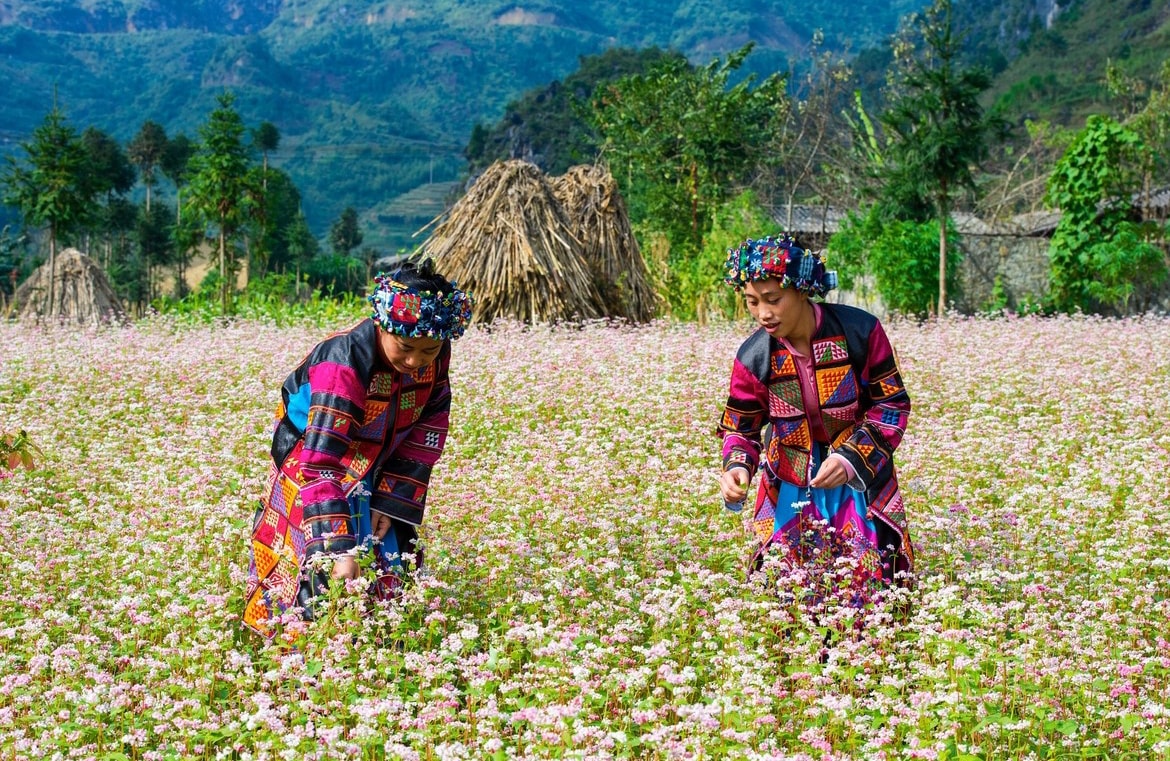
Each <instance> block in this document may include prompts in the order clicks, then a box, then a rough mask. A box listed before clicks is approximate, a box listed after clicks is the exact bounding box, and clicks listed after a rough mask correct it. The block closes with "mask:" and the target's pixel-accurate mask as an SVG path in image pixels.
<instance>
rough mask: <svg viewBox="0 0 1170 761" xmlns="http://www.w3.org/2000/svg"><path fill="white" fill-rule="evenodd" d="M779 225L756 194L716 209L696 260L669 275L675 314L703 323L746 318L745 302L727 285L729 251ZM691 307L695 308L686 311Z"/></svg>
mask: <svg viewBox="0 0 1170 761" xmlns="http://www.w3.org/2000/svg"><path fill="white" fill-rule="evenodd" d="M775 226H776V223H775V222H773V221H772V219H771V217H770V216H769V215H768V212H767V211H766V210H765V209H764V208H763V207H762V206H760V204H759V201H758V199H757V198H756V195H755V193H753V192H751V191H744V192H742V193H740V194H739V195H738V196H736V197H735V198H733V199H731V200H730V201H727V202H726V203H724V204H723V205H722V206H720V207H719V208H717V209H716V210H715V213H714V214H713V215H712V220H711V230H710V232H708V233H707V236H706V238H705V239H704V240H703V246H702V248H701V249H700V250H699V253H698V255H697V256H695V257H694V258H693V259H691V260H689V261H686V262H680V263H679V266H678V267H677V268H675V269H671V270H670V272H669V273H668V275H667V287H668V290H667V299H668V301H669V302H670V304H671V306H672V311H673V313H674V314H675V315H676V316H677V317H680V318H683V319H695V318H698V319H699V320H700V321H702V320H704V319H705V318H706V313H707V312H710V313H713V314H717V315H719V316H721V317H727V318H734V317H742V316H743V314H744V310H743V299H742V297H741V296H739V294H737V293H736V292H735V290H734V289H732V288H729V287H728V286H727V285H726V284H725V283H724V282H723V262H724V261H725V260H726V259H727V249H729V248H735V247H737V246H738V245H739V244H740V243H742V242H743V241H744V240H745V239H747V238H761V237H763V236H765V235H768V234H770V233H771V232H772V231H773V230H774V228H775ZM687 305H691V309H690V310H689V311H688V310H687V309H686V307H687Z"/></svg>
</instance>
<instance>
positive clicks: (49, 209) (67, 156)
mask: <svg viewBox="0 0 1170 761" xmlns="http://www.w3.org/2000/svg"><path fill="white" fill-rule="evenodd" d="M21 147H22V148H23V149H24V152H25V154H26V159H25V161H24V162H23V163H22V162H18V161H17V160H16V159H15V158H13V157H11V156H10V157H8V169H7V171H6V172H5V174H4V177H3V185H4V191H5V192H4V202H5V203H6V204H10V205H12V206H15V207H17V208H18V209H20V213H21V215H22V216H23V218H24V224H25V226H26V227H40V226H42V225H44V226H47V227H48V229H49V251H50V256H52V255H53V254H54V253H55V252H56V246H57V239H58V236H60V235H62V234H64V233H68V232H69V231H71V230H74V229H76V228H77V227H79V226H80V225H82V224H83V223H84V222H86V221H87V220H89V219H90V217H91V214H92V210H93V207H92V201H93V198H94V196H95V195H96V190H95V188H94V186H93V184H92V181H93V174H92V173H91V172H90V164H89V155H88V153H87V152H86V149H85V144H84V143H83V142H82V141H81V138H79V137H78V135H77V131H76V130H75V129H74V128H73V126H72V125H70V124H69V123H68V121H66V119H65V114H64V112H62V110H61V108H60V107H59V106H57V105H56V104H54V106H53V110H52V111H50V112H49V113H48V114H47V115H46V116H45V119H44V121H43V122H42V123H41V124H40V126H38V127H37V128H36V130H35V131H34V132H33V136H32V139H31V140H29V141H28V142H26V143H22V144H21Z"/></svg>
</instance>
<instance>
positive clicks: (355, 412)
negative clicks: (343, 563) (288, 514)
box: [289, 362, 366, 555]
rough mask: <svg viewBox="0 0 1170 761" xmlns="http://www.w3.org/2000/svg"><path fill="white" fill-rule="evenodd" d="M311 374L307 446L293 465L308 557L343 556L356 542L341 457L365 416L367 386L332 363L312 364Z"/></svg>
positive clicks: (347, 369) (296, 452) (297, 453)
mask: <svg viewBox="0 0 1170 761" xmlns="http://www.w3.org/2000/svg"><path fill="white" fill-rule="evenodd" d="M308 375H309V386H310V388H311V396H310V399H309V413H308V421H307V423H306V425H305V432H304V434H303V436H302V442H303V445H302V446H301V447H298V448H297V450H294V452H293V456H295V458H296V461H295V463H289V464H291V465H292V467H293V472H292V474H291V475H292V476H293V477H294V478H295V479H296V481H297V483H299V484H301V488H300V495H301V502H302V504H303V505H304V511H305V512H304V515H305V527H306V529H307V530H308V531H307V533H308V534H309V536H308V537H307V540H308V541H307V545H306V547H305V553H306V555H311V554H314V553H317V552H344V551H346V550H349V549H352V548H353V547H354V544H355V540H354V535H353V529H352V527H351V526H350V515H349V512H350V511H349V503H348V501H347V500H346V495H345V490H344V488H343V487H342V484H341V479H342V477H343V476H344V475H345V466H344V465H343V464H342V457H343V456H344V455H345V453H346V451H347V450H348V449H349V446H350V430H351V429H356V427H357V425H358V423H357V422H355V421H357V420H361V418H362V417H363V409H364V406H365V401H366V391H365V386H364V384H362V383H361V381H360V380H359V379H358V377H357V374H356V373H355V371H354V369H353V368H352V367H347V366H346V365H343V364H338V363H334V362H319V363H316V364H313V365H311V366H310V367H309V368H308ZM290 459H293V458H292V457H290Z"/></svg>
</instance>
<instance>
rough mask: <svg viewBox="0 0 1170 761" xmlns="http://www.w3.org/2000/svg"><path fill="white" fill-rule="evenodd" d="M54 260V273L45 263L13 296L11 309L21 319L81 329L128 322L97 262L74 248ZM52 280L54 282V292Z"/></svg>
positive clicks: (59, 254)
mask: <svg viewBox="0 0 1170 761" xmlns="http://www.w3.org/2000/svg"><path fill="white" fill-rule="evenodd" d="M55 260H56V261H55V265H56V266H55V267H54V271H50V269H49V263H48V262H45V263H44V264H42V265H41V266H40V267H38V268H37V270H36V271H35V272H33V273H32V275H30V276H29V278H28V280H25V281H24V282H23V283H21V284H20V287H19V288H17V289H16V293H14V294H13V296H12V307H13V310H14V311H15V312H16V314H17V316H18V317H19V318H20V319H22V320H36V321H41V320H48V319H51V320H54V321H60V322H71V323H76V324H80V325H97V324H103V323H111V322H112V323H125V322H127V317H126V310H125V309H123V308H122V302H121V301H120V300H119V299H118V295H117V294H116V293H114V289H113V288H112V287H111V286H110V281H109V280H108V279H107V278H106V273H105V272H103V271H102V268H101V267H99V266H98V264H97V262H95V261H94V260H93V259H91V258H89V257H88V256H86V255H85V254H83V253H81V252H80V251H78V250H77V249H75V248H67V249H65V250H64V251H60V252H58V253H57V256H56V257H55ZM50 278H53V279H54V280H55V282H54V283H53V284H52V288H50ZM50 294H51V295H50Z"/></svg>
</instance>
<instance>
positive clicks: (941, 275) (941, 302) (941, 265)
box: [938, 213, 947, 317]
mask: <svg viewBox="0 0 1170 761" xmlns="http://www.w3.org/2000/svg"><path fill="white" fill-rule="evenodd" d="M946 310H947V218H946V214H945V213H944V214H943V215H942V217H941V218H940V219H939V221H938V316H939V317H942V316H943V313H945V312H946Z"/></svg>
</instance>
